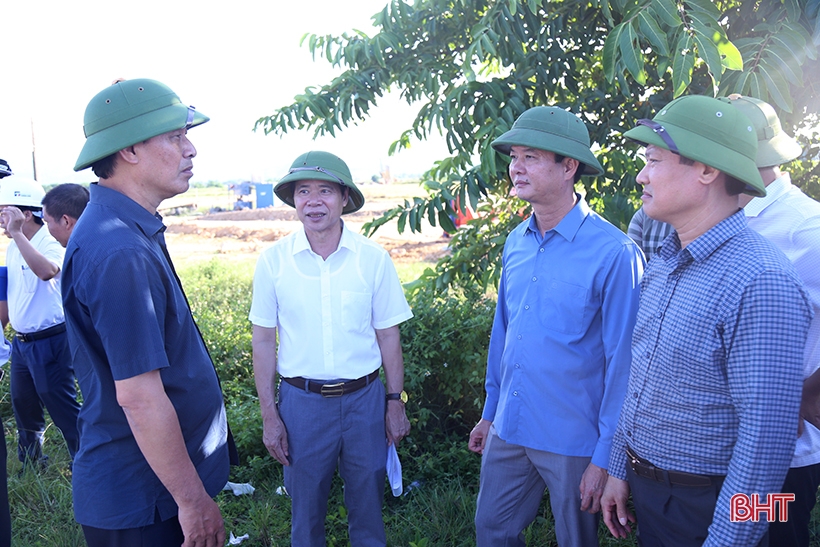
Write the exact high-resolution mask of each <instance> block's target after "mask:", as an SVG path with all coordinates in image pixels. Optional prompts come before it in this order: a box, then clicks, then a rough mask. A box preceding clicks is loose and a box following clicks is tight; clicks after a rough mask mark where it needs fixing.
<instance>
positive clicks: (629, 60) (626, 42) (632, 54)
mask: <svg viewBox="0 0 820 547" xmlns="http://www.w3.org/2000/svg"><path fill="white" fill-rule="evenodd" d="M637 42H638V35H637V34H636V32H635V29H634V28H632V25H624V29H623V30H622V31H621V36H620V38H619V40H618V45H619V49H620V51H621V56H622V58H623V61H624V66H626V69H627V70H628V71H629V73H630V74H632V77H633V78H635V81H636V82H638V83H639V84H641V85H645V84H646V72H645V71H644V60H643V53H641V50H640V47H639V44H638V43H637Z"/></svg>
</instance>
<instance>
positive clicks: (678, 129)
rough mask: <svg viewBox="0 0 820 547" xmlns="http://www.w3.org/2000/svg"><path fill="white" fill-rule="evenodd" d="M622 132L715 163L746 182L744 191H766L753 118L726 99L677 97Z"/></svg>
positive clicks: (644, 141) (763, 192)
mask: <svg viewBox="0 0 820 547" xmlns="http://www.w3.org/2000/svg"><path fill="white" fill-rule="evenodd" d="M624 136H626V137H627V138H629V139H632V140H633V141H636V142H638V143H640V144H643V145H644V146H647V145H650V144H654V145H655V146H659V147H661V148H665V149H666V150H670V151H672V152H675V153H677V154H680V155H681V156H683V157H685V158H689V159H690V160H695V161H699V162H701V163H703V164H706V165H708V166H710V167H714V168H715V169H718V170H720V171H722V172H724V173H726V174H727V175H730V176H732V177H734V178H736V179H737V180H739V181H741V182H744V183H746V188H745V189H744V190H743V192H744V193H745V194H749V195H752V196H765V195H766V188H765V186H764V184H763V179H762V178H761V177H760V173H759V172H758V171H757V165H755V155H756V154H757V138H756V137H755V131H754V128H753V127H752V122H751V121H750V120H749V118H747V117H746V115H745V114H743V113H742V112H741V111H740V110H739V109H737V108H735V107H733V106H731V103H730V101H729V99H726V98H721V99H715V98H712V97H706V96H703V95H687V96H685V97H679V98H677V99H675V100H674V101H672V102H671V103H669V104H668V105H666V106H665V107H663V108H662V109H661V111H660V112H658V114H657V115H656V116H655V117H654V118H653V119H651V120H639V121H638V126H637V127H635V128H633V129H630V130H629V131H627V132H626V133H624Z"/></svg>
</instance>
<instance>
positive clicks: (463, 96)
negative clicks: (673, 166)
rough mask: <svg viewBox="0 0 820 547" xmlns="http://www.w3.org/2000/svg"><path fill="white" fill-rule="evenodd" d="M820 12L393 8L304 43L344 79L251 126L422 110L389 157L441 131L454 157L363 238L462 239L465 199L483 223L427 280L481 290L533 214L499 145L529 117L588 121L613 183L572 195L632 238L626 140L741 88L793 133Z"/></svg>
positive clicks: (771, 5) (799, 8)
mask: <svg viewBox="0 0 820 547" xmlns="http://www.w3.org/2000/svg"><path fill="white" fill-rule="evenodd" d="M818 11H820V0H758V1H748V0H743V1H741V0H715V1H714V2H710V1H708V0H550V1H547V0H415V1H414V2H413V3H407V2H405V1H403V0H392V1H391V3H390V4H389V5H387V6H386V7H385V8H384V9H383V10H382V11H381V12H379V13H377V14H375V15H374V16H373V21H374V23H375V26H376V27H377V28H378V32H377V33H376V34H375V35H374V36H368V35H366V34H365V33H363V32H359V31H355V32H352V33H349V34H347V33H346V34H343V35H341V36H329V35H325V36H319V35H306V36H305V37H304V38H303V43H306V44H307V47H308V48H309V49H310V51H311V52H312V54H313V55H314V58H317V57H319V58H324V59H325V60H326V61H328V62H330V63H332V64H333V65H334V66H338V67H340V68H341V69H342V70H343V71H342V73H341V74H340V75H339V76H338V77H336V78H334V79H333V80H332V81H331V82H329V83H327V84H325V85H322V86H317V87H310V88H307V89H306V90H305V91H304V93H302V94H300V95H298V96H296V97H295V98H294V102H293V104H291V105H288V106H285V107H283V108H280V109H278V110H276V111H275V112H274V113H273V114H271V115H269V116H265V117H263V118H260V119H259V120H258V121H257V123H256V128H257V129H259V128H261V129H264V131H265V132H266V133H271V132H275V133H286V132H288V131H293V130H313V132H314V134H315V135H325V134H330V135H335V134H336V132H337V131H340V130H342V129H343V128H344V127H346V126H348V125H350V124H354V123H359V122H361V121H364V120H366V119H367V118H368V116H370V114H371V108H372V107H373V106H375V105H376V104H377V103H378V101H379V99H380V98H381V97H382V96H383V95H384V94H385V93H387V92H389V91H393V92H398V93H399V94H400V95H401V97H402V98H403V99H404V100H406V101H407V102H408V103H410V104H413V105H418V107H419V108H418V112H417V115H416V118H415V120H414V122H413V125H412V127H409V128H406V129H405V130H403V131H402V132H401V133H400V134H399V135H398V136H397V137H396V140H395V142H393V143H392V144H391V145H390V149H389V152H390V153H391V154H392V153H397V152H399V151H400V150H401V149H402V148H405V147H408V146H409V145H410V143H411V142H412V140H413V139H418V140H424V139H426V138H427V137H428V136H430V135H431V134H433V133H434V132H441V133H442V134H443V135H444V137H445V139H446V142H447V146H448V149H449V152H450V155H449V156H448V157H445V158H442V159H441V160H439V161H437V162H435V163H434V165H432V166H431V167H430V169H429V170H428V171H427V172H426V173H425V174H424V175H423V181H422V182H423V184H425V185H426V188H427V189H428V195H427V196H426V198H423V199H422V198H417V199H415V200H414V201H413V202H405V203H404V204H403V205H400V206H397V207H395V208H394V209H392V210H390V211H388V212H387V213H385V214H384V216H382V217H380V218H378V219H376V220H374V221H373V222H371V223H369V224H368V225H367V226H366V230H367V231H368V233H372V232H374V231H375V230H377V229H378V228H379V227H380V226H382V225H384V224H385V223H387V222H391V221H396V222H398V225H399V228H400V229H404V228H405V227H409V228H410V229H411V230H419V229H420V227H421V225H422V223H424V222H429V223H430V224H433V225H441V226H442V227H443V228H444V229H446V230H447V231H450V232H454V231H455V227H454V225H453V223H452V221H451V217H452V215H453V214H454V211H453V207H454V203H455V200H456V199H458V203H459V204H460V205H461V206H462V207H464V206H467V205H469V206H471V207H472V208H473V209H476V210H478V211H479V212H481V213H482V214H481V215H479V218H478V219H477V220H474V221H471V222H470V224H469V226H468V227H467V229H466V230H459V231H458V234H457V235H456V236H455V237H454V238H453V242H452V246H453V248H454V252H453V253H452V254H451V255H450V256H449V257H447V258H445V259H443V260H442V261H441V262H440V263H439V264H438V266H437V267H436V271H435V272H433V271H430V272H429V274H428V275H429V276H430V277H433V278H435V279H436V282H437V285H438V286H439V287H440V288H444V287H447V286H449V285H450V284H451V283H462V284H474V283H478V284H480V285H483V286H487V285H489V284H492V283H494V282H496V281H497V275H498V268H497V265H498V264H499V262H500V261H499V257H500V246H501V245H503V241H504V237H505V236H506V234H507V233H508V232H509V230H510V229H511V228H512V227H514V226H515V225H516V224H517V223H518V222H520V221H521V218H522V217H523V216H525V215H526V214H527V213H528V209H527V205H526V204H525V203H523V202H521V201H519V200H517V199H516V198H514V197H512V196H510V183H509V178H508V176H507V173H506V171H507V160H506V158H504V157H503V156H501V155H499V154H497V153H496V152H495V151H494V150H493V149H492V148H491V147H490V143H491V142H492V140H493V139H495V138H497V137H498V136H500V135H501V134H502V133H504V132H505V131H507V130H508V129H509V128H510V127H511V126H512V124H513V122H514V120H515V119H516V118H517V117H518V116H519V115H520V114H521V113H522V112H524V111H525V110H527V109H528V108H530V107H533V106H537V105H545V104H549V105H557V106H560V107H563V108H566V109H568V110H570V111H571V112H573V113H576V114H578V115H580V116H581V118H582V119H583V120H584V121H585V123H586V124H587V127H588V129H589V131H590V136H591V138H592V141H593V149H594V150H595V151H596V153H597V154H598V157H599V159H600V160H601V163H602V164H603V166H604V168H605V170H606V173H605V175H604V176H601V177H595V178H591V177H585V178H584V179H582V182H581V183H579V190H580V191H582V192H585V195H586V198H587V200H588V201H589V202H590V204H591V205H592V207H593V208H594V209H595V210H597V211H598V212H599V213H601V214H603V215H604V216H605V217H606V218H608V219H609V220H610V221H611V222H613V223H614V224H616V225H619V226H621V227H622V228H624V229H625V228H626V225H627V223H628V220H629V218H630V216H631V214H632V213H633V211H634V209H635V205H636V203H637V202H636V192H635V175H636V174H637V172H638V170H639V169H640V168H641V166H642V163H641V161H640V159H639V158H637V157H636V149H635V147H634V146H630V145H629V144H628V143H627V142H625V140H624V139H623V137H622V135H621V134H622V132H623V131H624V130H625V129H627V128H630V127H633V126H634V124H635V121H636V120H638V119H640V118H646V117H652V116H653V114H654V112H655V111H656V110H657V108H658V107H659V106H662V105H664V104H666V103H667V102H669V101H670V100H671V99H673V98H674V97H676V96H679V95H681V94H683V93H699V94H708V95H714V96H719V95H728V94H730V93H742V94H745V95H751V96H755V97H759V98H762V99H764V100H767V101H769V102H770V103H772V104H773V105H774V106H775V107H776V108H777V109H778V111H779V113H780V115H781V119H782V120H783V121H784V123H785V125H786V127H787V128H788V129H791V130H795V129H798V128H802V127H809V126H811V125H812V124H815V125H816V122H817V113H818V112H819V111H820V94H819V93H818V91H820V63H818V61H817V55H816V44H818V43H820V18H818ZM810 137H811V138H813V139H814V142H815V143H816V135H814V136H811V135H810ZM816 155H817V146H816V144H815V145H814V147H813V148H811V147H807V150H806V154H804V156H805V157H806V158H813V157H816ZM803 171H804V172H806V173H811V169H810V168H806V169H804V170H803ZM797 182H798V183H800V181H797Z"/></svg>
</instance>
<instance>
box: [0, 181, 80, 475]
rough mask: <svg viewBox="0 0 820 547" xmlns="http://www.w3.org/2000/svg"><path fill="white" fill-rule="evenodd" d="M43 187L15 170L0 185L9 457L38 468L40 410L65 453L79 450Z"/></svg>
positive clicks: (58, 257) (57, 266) (56, 248)
mask: <svg viewBox="0 0 820 547" xmlns="http://www.w3.org/2000/svg"><path fill="white" fill-rule="evenodd" d="M44 195H45V192H44V191H43V187H42V186H40V184H38V183H37V182H35V181H33V180H27V179H25V178H22V177H18V176H16V175H12V176H10V177H8V178H5V179H3V184H2V185H0V227H2V228H3V230H5V233H6V236H8V237H10V238H11V239H12V242H11V243H9V246H8V249H7V251H6V266H7V268H8V314H7V316H6V315H5V314H4V316H3V317H2V318H1V319H2V323H3V326H4V327H5V325H6V323H8V322H11V326H12V327H13V328H14V330H15V331H16V332H17V334H16V335H15V338H14V341H13V346H12V355H11V405H12V409H13V410H14V417H15V419H16V420H17V433H18V445H17V457H18V458H19V459H20V461H21V462H23V463H26V462H29V463H37V464H38V465H45V463H46V462H47V459H48V457H47V456H45V455H43V453H42V444H43V434H44V433H45V426H46V422H45V415H44V412H43V407H45V408H46V409H48V413H49V415H50V416H51V419H52V421H53V422H54V425H56V426H57V427H58V428H59V429H60V431H61V432H62V434H63V437H64V438H65V441H66V444H67V445H68V452H69V454H70V455H71V458H72V459H73V458H74V455H75V454H76V453H77V449H78V448H79V442H80V441H79V432H78V430H77V414H78V413H79V410H80V405H79V404H78V403H77V390H76V388H75V383H74V369H73V367H72V365H71V355H70V354H69V350H68V340H67V338H66V332H65V330H66V329H65V316H64V313H63V303H62V297H61V295H60V270H61V268H62V264H63V254H64V250H63V247H62V246H61V245H60V244H59V243H58V242H57V240H55V239H54V238H53V237H52V236H51V235H50V234H49V233H48V230H47V229H46V228H45V227H44V226H43V220H42V205H41V200H42V199H43V196H44Z"/></svg>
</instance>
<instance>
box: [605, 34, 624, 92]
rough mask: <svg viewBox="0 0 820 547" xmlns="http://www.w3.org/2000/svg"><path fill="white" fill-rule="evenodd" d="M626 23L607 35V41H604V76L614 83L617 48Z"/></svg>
mask: <svg viewBox="0 0 820 547" xmlns="http://www.w3.org/2000/svg"><path fill="white" fill-rule="evenodd" d="M624 24H625V23H621V24H620V25H618V26H617V27H615V28H614V29H612V30H611V31H610V32H609V34H607V37H606V40H605V41H604V50H603V63H604V76H605V77H606V81H608V82H609V83H612V80H614V79H615V66H616V64H617V58H616V55H617V48H618V40H619V39H620V37H621V31H622V30H623V28H624Z"/></svg>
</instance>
